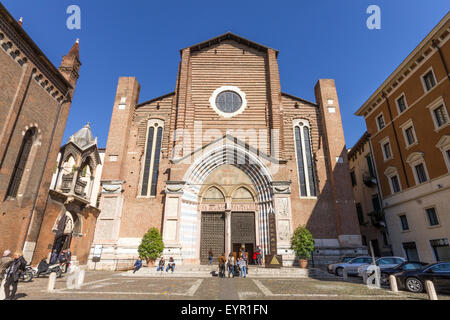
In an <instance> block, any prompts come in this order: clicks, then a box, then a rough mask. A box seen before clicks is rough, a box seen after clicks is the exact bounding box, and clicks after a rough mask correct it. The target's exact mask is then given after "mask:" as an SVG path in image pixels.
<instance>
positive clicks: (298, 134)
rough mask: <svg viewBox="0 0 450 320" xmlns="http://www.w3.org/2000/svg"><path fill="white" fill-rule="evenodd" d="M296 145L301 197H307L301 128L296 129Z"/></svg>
mask: <svg viewBox="0 0 450 320" xmlns="http://www.w3.org/2000/svg"><path fill="white" fill-rule="evenodd" d="M295 144H296V148H297V168H298V176H299V181H300V196H302V197H306V196H307V193H306V178H305V166H304V163H303V148H302V141H301V131H300V127H297V126H296V127H295Z"/></svg>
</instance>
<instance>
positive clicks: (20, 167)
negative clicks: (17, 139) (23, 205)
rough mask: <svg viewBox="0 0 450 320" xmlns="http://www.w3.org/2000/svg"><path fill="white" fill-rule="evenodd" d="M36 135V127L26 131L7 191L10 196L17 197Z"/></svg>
mask: <svg viewBox="0 0 450 320" xmlns="http://www.w3.org/2000/svg"><path fill="white" fill-rule="evenodd" d="M34 136H35V130H34V128H31V129H29V130H28V131H27V132H26V133H25V136H24V137H23V140H22V146H21V147H20V151H19V155H18V157H17V161H16V165H15V166H14V171H13V174H12V176H11V180H10V182H9V187H8V191H7V192H6V196H7V197H9V198H15V197H17V193H18V191H19V187H20V185H21V183H22V177H23V174H24V172H25V168H26V166H27V163H28V158H29V156H30V152H31V148H32V146H33V141H34Z"/></svg>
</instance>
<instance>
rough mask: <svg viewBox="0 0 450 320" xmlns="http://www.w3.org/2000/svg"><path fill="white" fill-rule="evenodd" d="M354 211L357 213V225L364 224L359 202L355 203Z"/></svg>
mask: <svg viewBox="0 0 450 320" xmlns="http://www.w3.org/2000/svg"><path fill="white" fill-rule="evenodd" d="M356 213H357V214H358V222H359V225H363V224H364V214H363V210H362V207H361V204H360V203H357V204H356Z"/></svg>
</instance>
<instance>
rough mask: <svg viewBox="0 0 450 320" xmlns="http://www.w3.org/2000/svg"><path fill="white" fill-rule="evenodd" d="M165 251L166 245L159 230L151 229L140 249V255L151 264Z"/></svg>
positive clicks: (143, 239)
mask: <svg viewBox="0 0 450 320" xmlns="http://www.w3.org/2000/svg"><path fill="white" fill-rule="evenodd" d="M163 251H164V243H163V241H162V238H161V235H160V234H159V231H158V229H156V228H150V229H149V230H148V231H147V233H146V234H145V235H144V237H143V238H142V241H141V244H140V245H139V247H138V252H139V255H140V256H141V258H142V259H145V260H147V263H149V261H155V260H156V259H157V258H159V256H160V255H161V253H162V252H163Z"/></svg>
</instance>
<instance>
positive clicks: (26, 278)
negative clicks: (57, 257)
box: [20, 265, 36, 282]
mask: <svg viewBox="0 0 450 320" xmlns="http://www.w3.org/2000/svg"><path fill="white" fill-rule="evenodd" d="M35 273H36V271H35V270H34V269H33V267H32V266H31V265H27V266H26V267H25V271H24V272H22V273H21V274H20V280H22V281H23V282H30V281H31V280H33V278H34V276H35Z"/></svg>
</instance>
